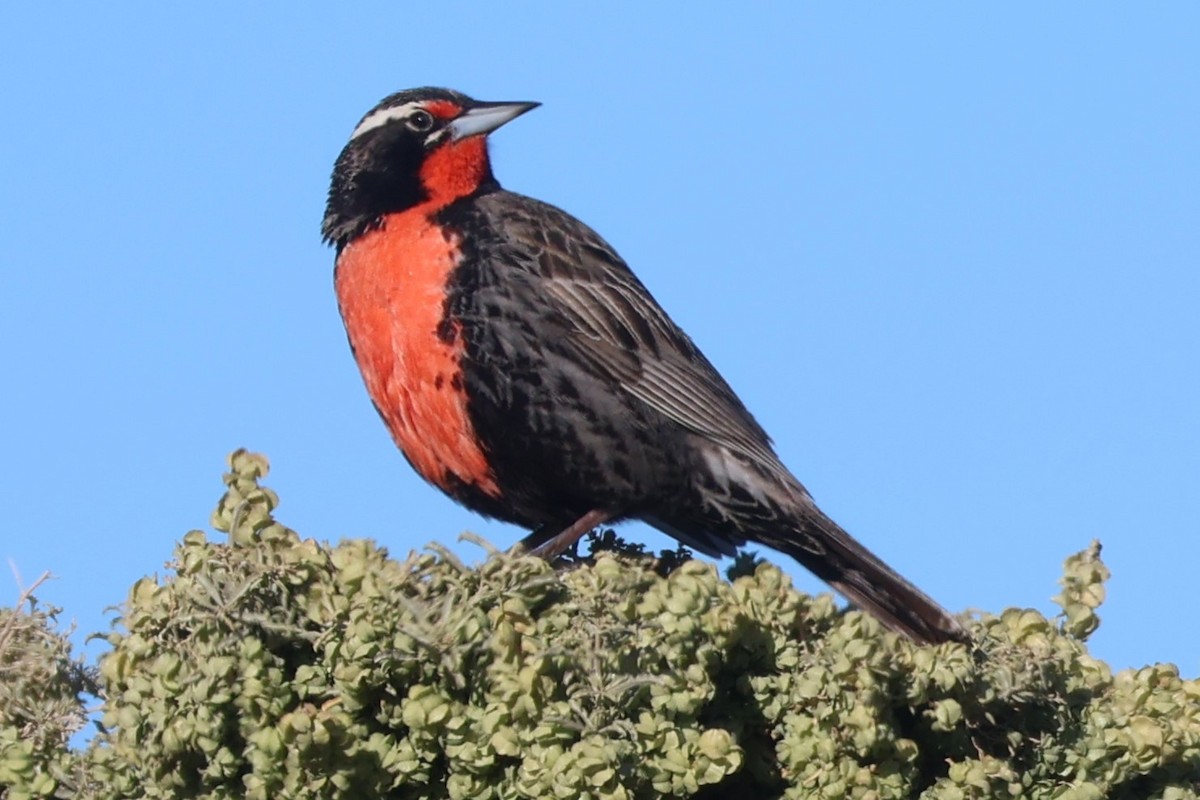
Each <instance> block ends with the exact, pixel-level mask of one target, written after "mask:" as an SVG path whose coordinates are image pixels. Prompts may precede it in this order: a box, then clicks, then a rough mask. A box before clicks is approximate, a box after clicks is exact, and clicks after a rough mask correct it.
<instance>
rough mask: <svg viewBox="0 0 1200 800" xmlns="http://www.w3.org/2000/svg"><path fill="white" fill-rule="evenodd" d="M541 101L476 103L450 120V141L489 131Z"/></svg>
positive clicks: (529, 109)
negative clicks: (456, 117)
mask: <svg viewBox="0 0 1200 800" xmlns="http://www.w3.org/2000/svg"><path fill="white" fill-rule="evenodd" d="M540 105H541V103H477V104H475V106H474V107H473V108H471V110H470V111H468V112H467V113H465V114H463V115H462V116H460V117H459V118H458V119H456V120H454V121H453V122H451V123H450V124H449V125H448V126H447V127H448V128H449V129H450V139H451V141H455V142H456V141H458V140H459V139H466V138H467V137H468V136H479V135H481V134H485V133H491V132H492V131H494V130H496V128H499V127H500V126H501V125H503V124H504V123H506V122H510V121H511V120H514V119H516V118H517V117H519V116H521V115H522V114H524V113H525V112H526V111H531V110H533V109H535V108H537V107H538V106H540Z"/></svg>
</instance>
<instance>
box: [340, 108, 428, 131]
mask: <svg viewBox="0 0 1200 800" xmlns="http://www.w3.org/2000/svg"><path fill="white" fill-rule="evenodd" d="M420 107H421V104H420V103H417V102H413V103H405V104H404V105H400V106H388V107H387V108H381V109H379V110H378V111H373V112H371V113H370V114H367V115H366V116H365V117H363V121H362V122H360V123H358V127H357V128H355V129H354V133H352V134H350V139H351V140H354V139H357V138H358V137H359V136H362V135H363V134H364V133H366V132H368V131H373V130H375V129H376V128H380V127H383V126H384V125H387V124H388V123H389V122H391V121H392V120H394V119H404V118H405V117H407V116H408V115H409V114H411V113H412V112H414V111H416V110H417V109H418V108H420Z"/></svg>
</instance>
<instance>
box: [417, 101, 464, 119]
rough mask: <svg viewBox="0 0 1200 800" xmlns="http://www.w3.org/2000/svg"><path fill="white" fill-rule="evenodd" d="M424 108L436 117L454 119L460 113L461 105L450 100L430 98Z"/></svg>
mask: <svg viewBox="0 0 1200 800" xmlns="http://www.w3.org/2000/svg"><path fill="white" fill-rule="evenodd" d="M425 110H426V111H428V112H429V113H430V114H433V115H434V116H435V117H437V118H438V119H454V118H455V117H457V116H458V115H459V114H461V113H462V106H460V105H459V104H458V103H455V102H453V101H451V100H430V101H429V102H428V103H426V104H425Z"/></svg>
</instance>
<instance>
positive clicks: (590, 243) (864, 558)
mask: <svg viewBox="0 0 1200 800" xmlns="http://www.w3.org/2000/svg"><path fill="white" fill-rule="evenodd" d="M539 105H540V103H535V102H483V101H478V100H474V99H472V98H471V97H468V96H467V95H465V94H462V93H460V92H457V91H454V90H451V89H445V88H435V87H422V88H416V89H409V90H405V91H401V92H397V93H395V94H392V95H389V96H388V97H386V98H384V99H383V100H382V101H380V102H379V103H378V104H377V105H376V106H375V107H374V108H372V109H371V110H370V111H368V112H367V113H366V114H365V115H364V116H363V117H362V118H361V120H359V122H358V124H357V125H356V126H355V128H354V129H353V131H352V133H351V134H350V139H349V142H348V143H347V144H346V145H345V147H344V148H343V149H342V151H341V152H340V154H339V155H338V157H337V159H336V162H335V164H334V167H333V173H332V177H331V179H330V188H329V194H328V199H327V203H326V208H325V215H324V218H323V220H322V226H321V232H322V238H323V240H324V241H325V243H327V244H329V245H331V246H332V247H333V248H334V251H335V254H336V255H335V261H334V286H335V291H336V295H337V303H338V308H339V311H340V313H341V317H342V320H343V322H344V324H345V329H346V334H347V338H348V340H349V344H350V348H351V351H352V352H353V355H354V359H355V361H356V362H357V365H358V367H359V369H360V371H361V373H362V377H363V381H364V383H365V386H366V390H367V393H368V395H369V396H370V398H371V400H372V402H373V403H374V405H375V408H376V410H377V412H378V414H379V416H380V417H381V418H382V420H383V422H384V424H385V425H386V427H387V429H388V431H389V432H390V433H391V436H392V438H393V439H394V441H395V443H396V444H397V445H398V447H399V449H400V450H401V452H402V453H403V454H404V456H405V458H406V459H407V460H408V462H409V463H410V464H411V465H412V467H413V468H414V469H415V470H416V472H417V473H418V474H419V475H420V476H421V477H422V478H424V479H425V480H426V481H428V482H429V483H430V484H432V485H433V486H435V487H436V488H438V489H440V490H441V491H442V492H444V493H445V494H447V495H449V496H450V497H451V498H453V499H454V500H455V501H457V502H459V503H460V504H462V505H463V506H465V507H467V508H469V509H471V510H473V511H475V512H477V513H479V514H481V515H483V516H486V517H490V518H495V519H499V520H503V521H505V522H508V523H513V524H516V525H519V526H522V527H524V528H525V529H527V530H529V531H531V532H530V533H529V535H528V536H527V537H525V539H524V540H523V542H524V544H525V545H526V547H527V549H528V550H532V551H533V552H535V553H537V554H540V555H542V556H544V557H547V558H551V557H553V556H555V555H557V554H559V553H561V552H562V551H563V550H564V549H565V548H567V547H569V546H571V545H572V544H573V543H574V542H575V541H577V540H578V539H579V538H580V537H581V536H583V535H584V534H585V533H587V532H588V531H590V530H593V529H594V528H596V527H598V526H600V525H606V524H609V525H612V524H617V523H619V522H622V521H626V520H642V521H644V522H646V523H648V524H649V525H651V526H653V527H654V528H656V529H658V530H660V531H662V532H664V533H666V534H668V535H669V536H672V537H674V538H675V539H677V540H678V541H680V542H681V543H683V544H684V545H687V546H688V547H690V548H692V549H694V550H696V551H698V552H701V553H704V554H706V555H708V556H711V557H714V558H716V557H721V556H730V555H734V554H736V552H737V550H738V548H740V547H742V546H744V545H746V544H747V543H757V544H760V545H765V546H768V547H771V548H774V549H776V550H778V551H780V552H782V553H785V554H787V555H789V556H791V557H792V558H794V559H795V560H796V561H798V562H799V563H800V564H801V565H803V566H804V567H805V568H807V569H808V570H810V571H811V572H812V573H813V574H815V575H816V576H817V577H818V578H820V579H821V580H823V581H824V582H826V583H827V584H829V585H830V586H832V587H833V588H834V589H835V590H837V591H838V592H840V593H841V594H842V595H844V596H845V597H846V598H847V599H848V600H849V601H850V602H851V603H853V604H854V605H855V606H857V607H859V608H861V609H863V610H865V611H866V612H868V613H870V614H871V615H873V616H874V617H876V618H877V619H878V620H879V621H880V622H881V623H882V624H883V625H884V626H885V627H886V628H889V629H891V630H893V631H896V632H898V633H900V634H903V635H906V636H907V637H909V638H910V639H912V640H913V641H914V642H917V643H919V644H938V643H942V642H950V641H960V642H962V641H967V640H968V635H967V633H966V631H965V628H964V627H963V626H962V625H961V624H960V623H959V622H958V621H957V620H956V619H955V618H954V617H953V616H952V615H951V614H950V613H949V612H947V611H946V610H945V609H943V608H942V607H941V606H940V605H938V604H937V603H936V602H935V601H934V600H932V599H931V598H930V597H929V596H927V595H926V594H925V593H924V592H922V591H921V590H920V589H918V588H917V587H916V586H914V585H913V584H911V583H910V582H909V581H907V580H906V579H904V578H903V577H901V576H900V575H899V574H898V573H897V572H896V571H895V570H893V569H892V568H891V567H889V566H888V565H886V564H885V563H884V562H883V561H882V560H881V559H879V558H878V557H877V556H875V555H874V554H873V553H872V552H871V551H870V550H868V549H867V548H866V547H865V546H864V545H862V544H861V543H860V542H858V541H857V540H856V539H854V538H853V537H852V536H851V535H850V534H849V533H847V532H846V531H845V530H843V529H842V528H841V527H840V526H839V525H838V524H837V523H835V522H834V521H833V520H832V519H831V518H830V517H829V516H827V515H826V514H825V513H824V512H823V511H821V510H820V509H819V508H818V507H817V505H816V503H815V502H814V500H813V498H812V496H811V495H810V494H809V492H808V490H807V489H805V488H804V486H803V485H802V484H801V483H800V481H799V480H798V479H797V478H795V477H794V476H793V475H792V473H791V472H790V471H789V470H788V468H787V467H786V466H784V464H783V463H782V461H781V460H780V458H779V456H778V455H776V452H775V449H774V447H773V444H772V442H771V439H770V438H769V437H768V435H767V433H766V431H765V430H764V429H763V428H762V426H761V425H759V423H758V422H757V421H756V420H755V418H754V417H753V416H752V415H751V413H750V412H749V411H748V410H747V409H746V406H745V405H744V404H743V403H742V401H741V400H740V399H739V398H738V396H737V395H736V394H735V393H734V391H733V389H732V388H730V386H729V384H728V383H727V382H726V381H725V379H724V378H722V377H721V375H720V374H719V373H718V371H717V370H716V368H715V367H713V365H712V364H711V363H710V361H709V360H708V359H707V358H706V357H705V356H704V355H703V353H701V351H700V349H699V348H698V347H697V346H696V345H695V343H694V342H693V341H692V339H691V338H690V337H689V336H688V335H687V334H686V333H684V331H683V330H682V329H681V328H680V327H679V326H678V325H676V324H675V323H674V322H673V321H672V320H671V318H670V317H669V316H668V315H667V313H666V312H665V311H664V310H663V308H662V307H661V306H660V305H659V303H658V302H657V301H656V300H655V299H654V297H653V296H652V295H651V294H650V292H649V291H648V290H647V289H646V287H645V286H644V285H643V284H642V282H641V281H640V280H639V279H638V278H637V277H636V276H635V275H634V273H633V272H632V271H631V269H630V268H629V266H628V265H627V264H626V263H625V261H623V260H622V258H621V257H620V256H619V255H618V254H617V252H616V251H615V250H614V249H613V248H612V247H611V246H610V245H609V244H608V242H606V241H605V240H604V239H603V238H601V236H600V235H599V234H597V233H596V232H595V231H593V230H592V229H591V228H589V227H588V226H587V225H585V224H584V223H582V222H580V221H579V220H577V219H575V218H574V217H572V216H571V215H569V214H568V213H566V212H565V211H562V210H560V209H559V208H557V207H555V206H553V205H550V204H548V203H544V202H541V201H539V200H535V199H533V198H530V197H526V196H523V195H521V194H517V193H514V192H510V191H507V190H506V189H504V188H502V187H501V185H500V183H499V182H498V181H497V179H496V177H495V175H494V173H493V170H492V166H491V160H490V156H489V151H488V137H489V135H490V134H491V133H492V132H493V131H495V130H496V129H498V128H499V127H501V126H502V125H505V124H506V123H508V122H510V121H512V120H514V119H516V118H517V117H519V116H521V115H522V114H525V113H526V112H528V111H530V110H532V109H534V108H536V107H538V106H539Z"/></svg>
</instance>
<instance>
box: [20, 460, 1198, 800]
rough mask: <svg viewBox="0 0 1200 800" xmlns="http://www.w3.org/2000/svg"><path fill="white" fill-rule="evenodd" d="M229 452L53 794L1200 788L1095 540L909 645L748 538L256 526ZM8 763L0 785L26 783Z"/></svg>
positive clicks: (155, 583)
mask: <svg viewBox="0 0 1200 800" xmlns="http://www.w3.org/2000/svg"><path fill="white" fill-rule="evenodd" d="M230 466H231V469H230V472H229V473H228V474H227V475H226V476H225V482H226V484H227V487H228V491H227V493H226V495H225V497H224V498H223V499H222V501H221V503H220V505H219V506H218V508H217V511H216V512H215V513H214V515H213V524H214V527H216V528H217V529H218V530H220V531H223V532H226V533H227V534H228V542H227V543H226V542H214V541H210V540H209V538H208V537H206V536H205V535H204V534H202V533H200V532H198V531H194V532H192V533H189V534H188V535H187V536H185V537H184V539H183V541H182V542H181V543H180V545H179V546H178V548H177V550H176V554H175V560H174V562H173V565H172V568H173V572H172V574H171V575H170V576H168V577H167V578H166V579H164V580H154V579H149V578H146V579H143V580H141V581H139V582H138V583H137V584H136V585H135V586H134V587H133V589H132V591H131V592H130V597H129V600H128V602H127V604H126V607H125V611H124V617H123V619H122V626H123V628H124V630H123V631H122V632H117V633H114V634H112V635H111V636H110V642H111V645H112V651H111V652H110V653H109V654H108V655H107V656H106V657H105V658H104V659H103V662H102V664H101V672H102V683H103V687H104V691H105V696H106V703H105V707H104V716H103V727H104V732H103V733H102V734H101V735H100V736H98V737H97V738H96V740H95V741H94V742H93V743H92V745H91V747H90V748H89V749H88V750H87V751H86V752H82V753H70V752H69V751H61V750H60V751H59V752H58V756H59V757H61V758H69V759H74V761H75V768H77V769H80V770H83V771H84V772H85V774H86V775H87V776H88V777H89V779H90V783H87V784H86V785H83V784H81V786H82V788H81V789H80V790H79V792H78V794H77V795H76V796H84V797H95V798H105V799H106V800H107V799H112V800H115V799H116V798H133V797H149V798H155V797H162V798H168V797H169V798H193V797H194V798H200V797H206V798H207V797H213V798H219V797H231V798H232V797H238V798H242V797H245V798H368V797H369V798H376V797H378V798H383V797H387V798H401V799H404V800H407V799H409V798H411V799H412V800H417V798H472V799H474V798H483V799H486V798H497V799H500V798H503V799H505V800H507V799H508V798H514V799H515V798H539V799H541V798H563V800H568V799H569V800H576V799H577V798H578V799H579V800H589V799H595V800H599V799H600V798H605V799H607V798H659V797H677V798H684V797H695V798H702V799H703V798H707V799H709V800H711V799H712V798H741V797H747V798H839V800H840V798H861V799H862V800H868V799H871V800H883V799H884V798H915V797H921V798H926V800H935V799H936V800H958V799H959V798H1016V797H1022V798H1062V799H1069V800H1085V799H1088V798H1128V800H1144V799H1145V798H1164V799H1166V798H1170V799H1171V800H1185V799H1186V798H1200V683H1198V682H1197V681H1185V680H1182V679H1181V678H1180V677H1179V675H1178V674H1177V672H1176V670H1175V669H1174V667H1171V666H1164V665H1158V666H1154V667H1147V668H1144V669H1141V670H1136V671H1126V672H1122V673H1120V674H1118V675H1116V676H1113V675H1112V674H1111V672H1110V670H1109V669H1108V668H1107V667H1106V666H1105V665H1104V664H1103V663H1100V662H1098V661H1096V660H1095V659H1092V658H1091V657H1090V656H1088V654H1087V651H1086V646H1085V639H1086V637H1087V636H1088V635H1089V634H1090V633H1091V632H1092V631H1093V630H1095V627H1096V625H1097V624H1098V619H1097V618H1096V616H1095V610H1096V608H1097V607H1098V605H1099V603H1100V600H1102V598H1103V581H1104V579H1105V578H1106V577H1107V571H1106V570H1105V568H1104V566H1103V564H1101V562H1100V560H1099V548H1098V546H1095V545H1094V546H1093V547H1092V548H1091V549H1089V550H1087V551H1085V552H1084V553H1081V554H1079V555H1078V556H1075V557H1073V558H1072V559H1071V560H1070V561H1069V562H1068V566H1067V574H1066V577H1065V578H1064V581H1063V592H1062V596H1061V597H1060V598H1059V603H1060V605H1061V607H1062V609H1063V614H1062V618H1061V620H1060V622H1059V624H1057V625H1056V624H1054V623H1052V622H1051V621H1049V620H1047V619H1045V618H1044V617H1043V616H1041V615H1040V614H1038V613H1037V612H1034V611H1031V610H1020V609H1010V610H1008V611H1005V612H1004V613H1002V614H1000V615H999V616H996V617H991V616H985V617H983V618H982V619H979V620H977V621H975V622H973V623H972V632H973V634H974V636H975V640H976V644H975V645H973V646H972V647H966V646H962V645H942V646H939V647H934V648H929V647H926V648H922V647H915V646H913V645H912V644H910V643H909V642H907V641H906V640H903V639H900V638H899V637H897V636H895V635H893V634H891V633H888V632H885V631H883V630H882V629H881V628H880V626H879V625H878V624H876V623H875V621H874V620H872V619H871V618H869V617H867V616H865V615H863V614H862V613H860V612H857V611H848V612H847V611H842V610H839V609H838V608H837V607H836V606H835V605H834V602H833V600H832V598H831V597H829V596H828V595H821V596H818V597H809V596H807V595H803V594H800V593H799V592H797V591H795V590H794V589H793V588H792V586H791V584H790V582H789V581H788V579H787V577H786V576H785V575H784V574H783V573H782V572H780V570H779V569H777V568H776V567H774V566H772V565H770V564H766V563H755V562H754V561H753V560H743V561H740V562H739V564H738V567H737V569H736V570H735V573H736V577H735V578H734V580H732V582H730V581H728V580H724V579H722V578H721V577H720V576H719V575H718V574H717V571H716V570H715V569H714V568H713V567H712V566H711V565H708V564H704V563H701V562H696V561H684V560H681V559H679V558H675V557H670V558H668V557H667V555H666V554H664V556H663V557H662V558H659V559H653V558H649V557H647V556H645V555H642V554H639V553H638V552H636V550H637V548H630V547H628V546H626V545H623V543H621V542H620V541H619V540H617V539H615V538H613V537H601V540H600V541H599V542H598V543H597V544H598V545H599V547H597V546H596V545H593V552H592V554H591V555H589V556H586V557H580V556H578V555H573V556H572V557H570V558H569V559H568V560H567V561H568V563H567V565H566V568H562V569H558V570H556V569H554V568H553V567H552V566H551V565H548V564H546V563H545V562H543V561H541V560H539V559H537V558H532V557H528V556H525V555H521V554H518V553H501V552H495V551H490V552H489V553H488V554H487V558H486V560H485V561H484V562H483V563H482V564H480V565H478V566H474V567H469V566H466V565H464V564H462V563H461V562H460V561H459V560H458V559H457V558H456V557H455V556H454V555H453V554H451V553H450V552H448V551H445V550H443V549H441V548H437V547H434V548H432V549H431V550H430V551H429V552H425V553H414V554H410V555H409V556H408V557H407V558H406V559H404V560H403V561H398V560H395V559H392V558H389V557H388V555H387V553H386V551H384V550H383V549H382V548H379V547H377V546H376V545H374V544H372V543H370V542H364V541H347V542H343V543H341V544H339V545H337V546H333V547H331V546H328V545H324V544H319V543H317V542H314V541H311V540H305V539H301V538H300V537H299V536H298V535H297V534H296V533H295V532H293V531H291V530H289V529H287V528H286V527H284V526H283V525H281V524H280V523H278V522H277V521H276V520H275V519H274V517H273V511H274V508H275V506H276V504H277V502H278V499H277V498H276V496H275V495H274V494H273V493H272V492H271V491H270V490H268V489H266V488H263V487H262V486H261V485H260V483H259V480H260V479H261V478H262V477H263V476H264V475H265V474H266V471H267V465H266V462H265V460H264V459H262V458H261V457H259V456H255V455H252V454H249V453H246V452H244V451H239V452H237V453H235V454H233V456H232V457H231V461H230ZM606 548H607V549H606ZM673 562H678V563H673ZM560 566H562V565H560ZM656 570H657V571H656ZM659 572H663V573H666V574H659ZM7 729H8V724H7V721H6V725H5V728H4V730H5V731H7ZM3 741H7V740H5V739H3V738H0V742H3ZM4 763H8V762H4ZM64 763H65V762H64ZM68 766H70V765H68ZM26 774H27V773H22V774H21V775H16V774H15V773H14V772H13V771H12V770H11V769H10V771H9V772H7V773H2V776H0V786H3V785H6V784H7V786H8V787H9V788H8V792H9V794H8V796H9V797H12V798H16V797H29V796H47V795H46V793H45V792H44V791H41V792H40V794H39V790H35V789H32V788H30V786H31V784H29V783H28V780H29V779H28V778H27V777H26Z"/></svg>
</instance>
